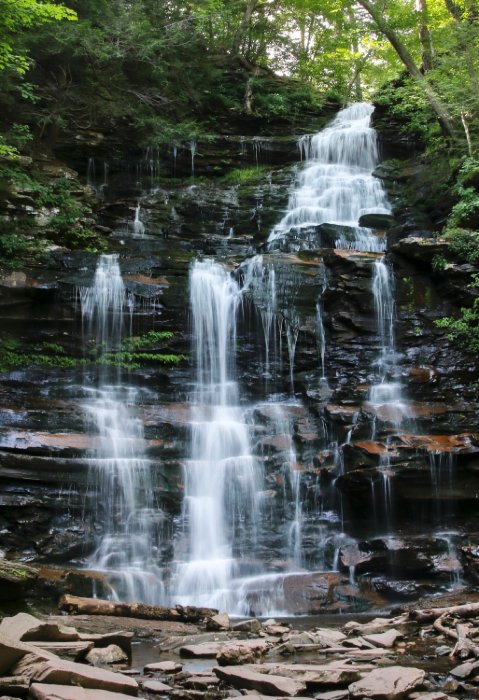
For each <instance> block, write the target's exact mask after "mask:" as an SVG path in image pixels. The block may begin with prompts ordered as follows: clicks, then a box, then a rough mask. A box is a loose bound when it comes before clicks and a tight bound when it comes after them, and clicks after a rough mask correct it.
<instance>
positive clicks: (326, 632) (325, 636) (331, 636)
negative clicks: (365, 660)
mask: <svg viewBox="0 0 479 700" xmlns="http://www.w3.org/2000/svg"><path fill="white" fill-rule="evenodd" d="M344 639H346V635H345V634H343V632H340V631H339V630H334V629H328V628H324V629H322V628H318V629H316V630H314V631H313V641H314V643H315V644H321V646H324V647H336V646H338V644H341V642H342V641H343V640H344Z"/></svg>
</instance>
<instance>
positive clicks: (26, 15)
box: [0, 0, 76, 73]
mask: <svg viewBox="0 0 479 700" xmlns="http://www.w3.org/2000/svg"><path fill="white" fill-rule="evenodd" d="M74 19H76V14H75V12H74V11H73V10H70V9H69V8H67V7H65V6H64V5H57V4H55V3H53V2H42V1H41V0H0V70H5V69H6V68H11V69H13V70H15V71H17V72H19V73H25V72H26V70H27V68H28V58H27V55H26V53H25V49H24V46H23V41H22V39H23V33H24V32H25V30H27V29H31V28H32V27H37V26H39V25H41V24H45V23H46V22H52V21H58V20H74Z"/></svg>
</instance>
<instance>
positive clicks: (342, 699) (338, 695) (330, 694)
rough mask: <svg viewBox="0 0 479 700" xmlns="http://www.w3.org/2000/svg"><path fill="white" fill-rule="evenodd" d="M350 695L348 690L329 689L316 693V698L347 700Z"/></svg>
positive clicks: (317, 699) (320, 699)
mask: <svg viewBox="0 0 479 700" xmlns="http://www.w3.org/2000/svg"><path fill="white" fill-rule="evenodd" d="M348 696H349V692H348V690H344V689H343V690H328V691H327V692H325V693H316V694H315V696H314V697H315V698H316V700H347V698H348Z"/></svg>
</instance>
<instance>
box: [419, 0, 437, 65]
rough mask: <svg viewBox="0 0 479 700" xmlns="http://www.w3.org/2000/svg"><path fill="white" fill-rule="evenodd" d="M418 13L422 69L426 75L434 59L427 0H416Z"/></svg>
mask: <svg viewBox="0 0 479 700" xmlns="http://www.w3.org/2000/svg"><path fill="white" fill-rule="evenodd" d="M416 12H417V13H418V16H419V27H418V31H419V41H420V42H421V50H422V68H423V71H424V72H425V73H427V71H428V70H431V68H432V65H433V58H434V48H433V45H432V36H431V32H430V30H429V24H428V9H427V0H416Z"/></svg>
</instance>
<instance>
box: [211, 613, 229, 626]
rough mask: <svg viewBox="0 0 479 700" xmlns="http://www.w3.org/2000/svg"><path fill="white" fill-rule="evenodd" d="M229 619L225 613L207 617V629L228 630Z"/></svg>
mask: <svg viewBox="0 0 479 700" xmlns="http://www.w3.org/2000/svg"><path fill="white" fill-rule="evenodd" d="M229 628H230V619H229V617H228V615H227V614H226V613H220V614H219V615H213V616H212V617H209V618H208V619H207V621H206V629H207V630H229Z"/></svg>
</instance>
